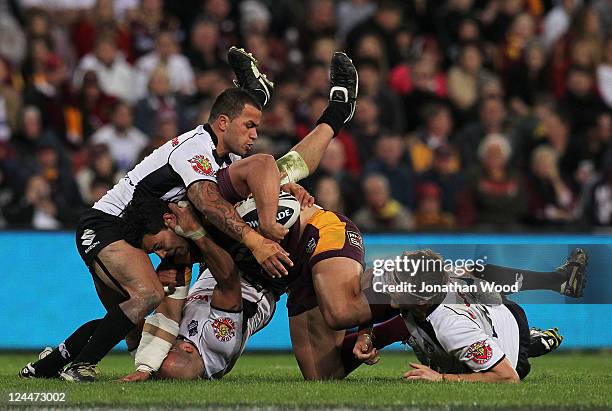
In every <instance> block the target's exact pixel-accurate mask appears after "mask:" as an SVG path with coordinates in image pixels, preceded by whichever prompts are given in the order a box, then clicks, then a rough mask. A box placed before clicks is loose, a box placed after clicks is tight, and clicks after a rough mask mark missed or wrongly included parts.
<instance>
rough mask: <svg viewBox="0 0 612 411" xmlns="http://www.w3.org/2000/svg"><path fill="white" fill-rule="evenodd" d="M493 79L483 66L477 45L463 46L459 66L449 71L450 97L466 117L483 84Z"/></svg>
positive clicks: (475, 101)
mask: <svg viewBox="0 0 612 411" xmlns="http://www.w3.org/2000/svg"><path fill="white" fill-rule="evenodd" d="M490 77H491V74H490V73H489V72H488V70H486V69H484V68H483V66H482V55H481V52H480V49H479V48H478V46H477V45H476V44H473V43H470V44H466V45H464V46H463V48H462V49H461V54H460V55H459V59H458V64H456V65H454V66H452V67H451V68H450V70H449V71H448V97H449V99H450V100H451V102H452V103H453V104H454V105H455V107H456V108H458V109H459V111H460V112H461V113H462V114H463V115H464V116H465V115H466V114H467V113H468V112H469V111H470V110H471V109H472V108H473V107H474V105H475V104H476V103H477V101H478V91H479V90H480V87H481V84H483V83H484V82H485V81H486V80H488V79H489V78H490Z"/></svg>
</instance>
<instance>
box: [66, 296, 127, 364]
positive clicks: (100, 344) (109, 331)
mask: <svg viewBox="0 0 612 411" xmlns="http://www.w3.org/2000/svg"><path fill="white" fill-rule="evenodd" d="M132 328H134V323H133V322H132V321H131V320H130V319H129V318H127V316H126V315H125V313H124V312H123V310H121V307H119V306H117V307H115V308H113V309H111V310H110V311H109V312H108V313H107V314H106V315H105V316H104V318H103V319H102V321H101V322H100V324H99V325H98V327H97V328H96V331H95V332H94V334H93V335H92V336H91V339H90V340H89V342H88V343H87V344H86V345H85V347H83V349H82V350H81V352H80V353H79V355H77V357H76V358H74V359H73V360H72V362H74V363H76V362H86V363H90V364H97V363H99V362H100V360H101V359H102V358H104V356H105V355H106V354H108V352H109V351H110V350H112V349H113V347H114V346H115V345H117V344H119V342H120V341H121V340H122V339H123V338H125V336H126V335H127V333H129V332H130V330H131V329H132Z"/></svg>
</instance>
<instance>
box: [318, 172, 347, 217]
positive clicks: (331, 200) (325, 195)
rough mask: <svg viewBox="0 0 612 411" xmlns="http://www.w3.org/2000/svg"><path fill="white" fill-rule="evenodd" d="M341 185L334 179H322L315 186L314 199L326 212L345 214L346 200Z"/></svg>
mask: <svg viewBox="0 0 612 411" xmlns="http://www.w3.org/2000/svg"><path fill="white" fill-rule="evenodd" d="M341 193H342V191H341V190H340V185H339V184H338V182H337V181H336V179H335V178H333V177H321V178H320V179H319V180H318V181H317V184H316V185H315V190H314V197H315V199H316V203H317V204H318V205H320V206H321V207H323V208H324V209H325V210H330V211H336V212H338V213H340V214H344V199H343V198H342V194H341Z"/></svg>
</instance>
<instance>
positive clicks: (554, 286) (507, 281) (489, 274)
mask: <svg viewBox="0 0 612 411" xmlns="http://www.w3.org/2000/svg"><path fill="white" fill-rule="evenodd" d="M473 274H474V276H475V277H478V278H480V279H483V280H485V281H488V282H490V283H495V284H500V285H514V284H516V283H517V281H518V282H519V284H522V285H521V286H520V290H522V291H525V290H553V291H556V292H560V291H561V284H562V283H563V282H564V281H566V280H567V278H566V276H565V275H564V274H563V273H560V272H557V271H549V272H546V271H529V270H521V269H518V268H510V267H502V266H499V265H493V264H487V265H485V267H484V270H483V271H482V272H480V273H479V272H474V273H473ZM521 278H522V280H521Z"/></svg>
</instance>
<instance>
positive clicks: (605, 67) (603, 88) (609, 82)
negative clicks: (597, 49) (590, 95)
mask: <svg viewBox="0 0 612 411" xmlns="http://www.w3.org/2000/svg"><path fill="white" fill-rule="evenodd" d="M597 89H598V90H599V94H600V95H601V98H602V99H603V100H604V101H605V103H606V105H607V106H608V108H609V109H612V36H611V37H609V38H608V40H606V42H605V45H604V49H603V61H602V62H601V64H600V65H599V66H598V67H597Z"/></svg>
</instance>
